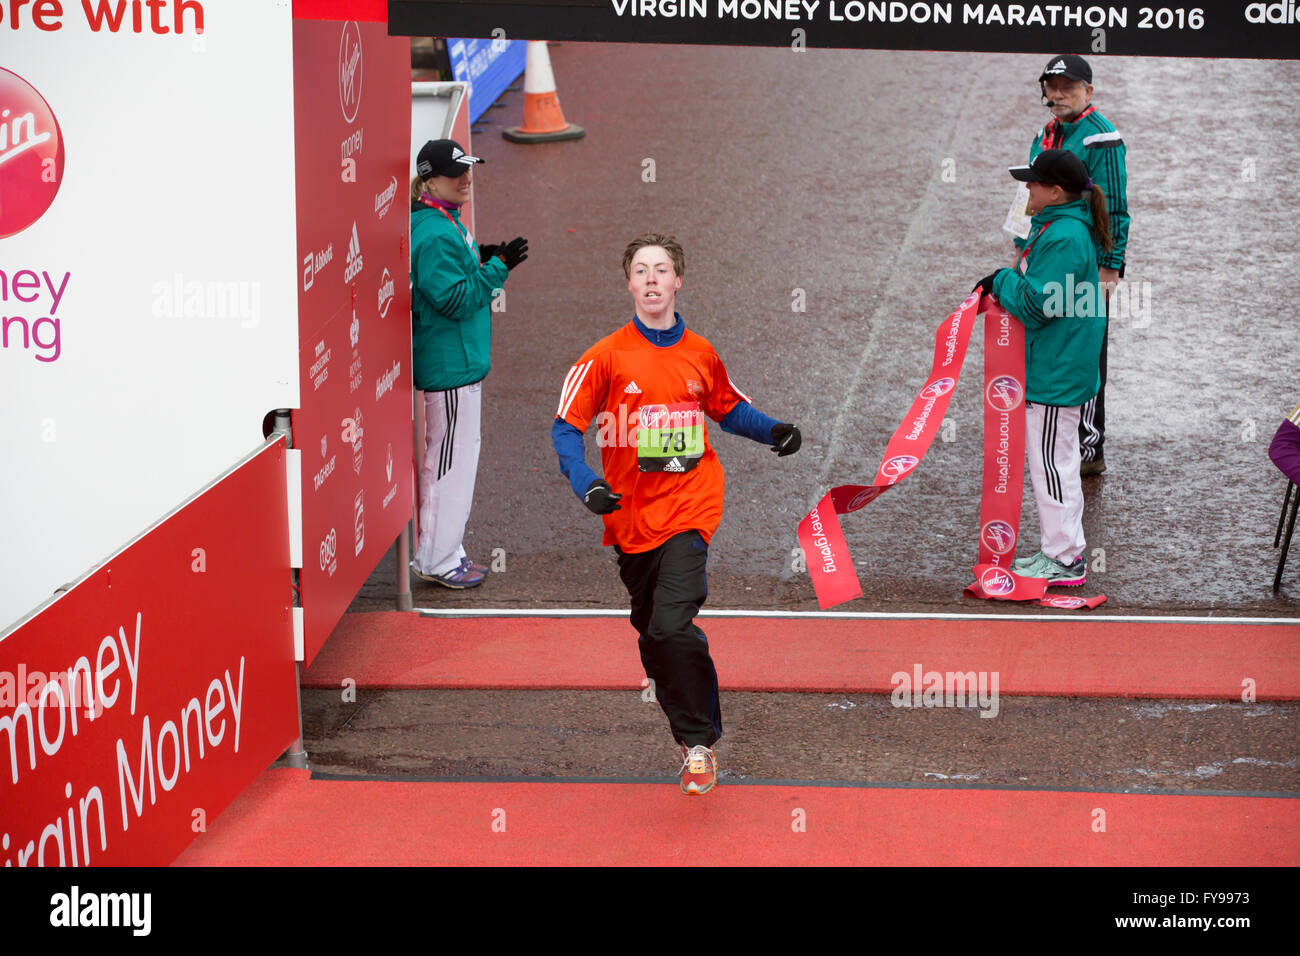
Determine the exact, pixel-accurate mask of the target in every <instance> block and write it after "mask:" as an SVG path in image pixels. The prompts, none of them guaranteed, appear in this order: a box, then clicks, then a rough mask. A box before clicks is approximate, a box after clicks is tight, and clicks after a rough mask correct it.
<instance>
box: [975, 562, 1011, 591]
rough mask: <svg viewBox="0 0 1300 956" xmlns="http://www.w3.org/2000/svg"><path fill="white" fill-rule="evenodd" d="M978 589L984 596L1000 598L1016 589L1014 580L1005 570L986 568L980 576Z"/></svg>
mask: <svg viewBox="0 0 1300 956" xmlns="http://www.w3.org/2000/svg"><path fill="white" fill-rule="evenodd" d="M980 587H982V588H983V589H984V591H985V593H986V594H990V595H998V596H1001V595H1003V594H1010V593H1011V592H1012V591H1014V590H1015V589H1016V579H1015V578H1013V577H1012V576H1011V575H1010V573H1008V571H1007V569H1006V568H988V569H987V570H985V572H984V573H983V574H981V575H980Z"/></svg>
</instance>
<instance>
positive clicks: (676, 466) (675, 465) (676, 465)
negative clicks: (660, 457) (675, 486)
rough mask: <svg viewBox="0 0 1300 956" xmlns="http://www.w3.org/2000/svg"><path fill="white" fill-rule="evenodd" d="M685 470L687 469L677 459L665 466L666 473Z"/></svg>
mask: <svg viewBox="0 0 1300 956" xmlns="http://www.w3.org/2000/svg"><path fill="white" fill-rule="evenodd" d="M685 470H686V469H685V468H684V467H682V463H681V462H680V461H678V460H677V459H676V458H674V459H673V460H672V461H670V462H669V463H668V464H666V465H664V471H685Z"/></svg>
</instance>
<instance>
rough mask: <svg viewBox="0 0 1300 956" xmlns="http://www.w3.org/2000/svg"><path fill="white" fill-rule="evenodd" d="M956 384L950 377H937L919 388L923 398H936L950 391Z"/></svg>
mask: <svg viewBox="0 0 1300 956" xmlns="http://www.w3.org/2000/svg"><path fill="white" fill-rule="evenodd" d="M956 384H957V382H956V381H955V380H953V379H951V378H941V379H937V380H936V381H933V382H931V383H930V384H929V385H927V386H926V387H925V388H923V389H921V395H922V396H924V397H925V398H938V397H939V396H940V395H947V394H948V393H949V392H951V391H952V389H953V386H954V385H956Z"/></svg>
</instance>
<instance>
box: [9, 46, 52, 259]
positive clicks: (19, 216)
mask: <svg viewBox="0 0 1300 956" xmlns="http://www.w3.org/2000/svg"><path fill="white" fill-rule="evenodd" d="M62 182H63V133H62V131H61V130H60V129H59V121H58V120H57V119H55V118H54V111H53V110H51V109H50V104H48V103H46V102H45V98H44V97H43V96H41V94H40V93H38V92H36V88H35V87H33V86H32V85H31V84H30V83H28V82H27V81H26V80H24V79H23V78H22V77H21V76H19V75H18V74H17V73H13V72H11V71H9V70H6V69H4V68H3V67H0V239H4V238H6V237H8V236H12V235H15V234H17V233H20V232H22V231H23V230H24V229H26V228H27V227H28V226H30V225H32V223H34V222H36V220H38V219H40V218H41V216H43V215H45V210H47V209H49V208H50V205H51V204H52V203H53V202H54V197H55V196H56V195H57V194H58V192H59V185H60V184H61V183H62Z"/></svg>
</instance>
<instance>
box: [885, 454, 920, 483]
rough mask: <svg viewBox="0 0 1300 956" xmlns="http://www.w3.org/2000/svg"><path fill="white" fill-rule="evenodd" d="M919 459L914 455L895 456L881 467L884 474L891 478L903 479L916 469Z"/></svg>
mask: <svg viewBox="0 0 1300 956" xmlns="http://www.w3.org/2000/svg"><path fill="white" fill-rule="evenodd" d="M918 460H919V459H917V458H916V457H915V456H913V455H895V456H894V457H893V458H891V459H889V461H887V462H885V463H884V464H883V465H881V466H880V470H881V472H882V473H884V474H886V475H890V476H896V477H899V478H902V477H903V476H904V475H905V474H907V473H908V472H909V471H911V470H912V469H913V468H915V467H916V463H917V461H918Z"/></svg>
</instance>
